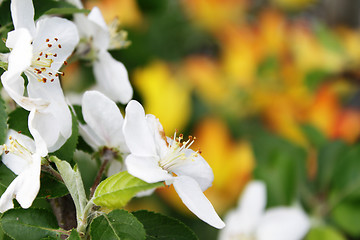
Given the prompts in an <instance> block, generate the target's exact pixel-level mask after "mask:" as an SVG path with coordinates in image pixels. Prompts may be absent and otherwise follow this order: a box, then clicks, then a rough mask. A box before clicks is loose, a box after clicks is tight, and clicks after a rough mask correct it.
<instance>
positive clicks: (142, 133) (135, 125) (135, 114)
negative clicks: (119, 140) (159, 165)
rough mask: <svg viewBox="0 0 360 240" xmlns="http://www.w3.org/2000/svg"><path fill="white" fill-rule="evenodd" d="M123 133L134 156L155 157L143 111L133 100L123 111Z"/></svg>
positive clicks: (153, 143)
mask: <svg viewBox="0 0 360 240" xmlns="http://www.w3.org/2000/svg"><path fill="white" fill-rule="evenodd" d="M125 112H126V114H125V121H124V126H123V133H124V137H125V141H126V145H127V146H128V148H129V149H130V152H131V153H132V154H134V155H136V156H144V157H145V156H148V157H153V156H157V154H156V146H155V142H154V137H153V135H152V134H151V133H152V131H151V130H150V129H149V126H148V124H147V121H146V118H145V111H144V108H143V107H142V106H141V104H140V103H139V102H137V101H135V100H132V101H130V102H129V103H128V105H127V106H126V109H125Z"/></svg>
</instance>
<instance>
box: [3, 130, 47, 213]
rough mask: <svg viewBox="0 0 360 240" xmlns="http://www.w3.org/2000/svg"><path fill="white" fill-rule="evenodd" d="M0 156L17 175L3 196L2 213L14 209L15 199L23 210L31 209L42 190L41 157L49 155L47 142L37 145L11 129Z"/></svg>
mask: <svg viewBox="0 0 360 240" xmlns="http://www.w3.org/2000/svg"><path fill="white" fill-rule="evenodd" d="M39 139H41V138H39ZM0 154H3V155H2V162H3V163H4V164H5V165H6V166H7V167H8V168H9V169H10V170H11V171H13V172H14V173H15V174H16V175H17V177H16V178H15V179H14V180H13V181H12V182H11V183H10V185H9V186H8V187H7V189H6V190H5V192H4V193H3V194H2V195H1V198H0V212H5V211H6V210H8V209H11V208H13V207H14V204H13V199H14V198H16V200H17V201H18V202H19V204H20V206H21V207H22V208H29V207H30V206H31V204H32V202H33V201H34V199H35V197H36V195H37V194H38V192H39V189H40V172H41V157H42V156H43V157H44V156H46V155H47V149H46V145H45V142H40V143H37V144H35V142H34V141H33V140H32V139H30V138H29V137H27V136H25V135H22V134H20V133H18V132H16V131H14V130H11V129H10V130H9V131H8V140H7V142H6V143H5V144H4V145H3V146H0Z"/></svg>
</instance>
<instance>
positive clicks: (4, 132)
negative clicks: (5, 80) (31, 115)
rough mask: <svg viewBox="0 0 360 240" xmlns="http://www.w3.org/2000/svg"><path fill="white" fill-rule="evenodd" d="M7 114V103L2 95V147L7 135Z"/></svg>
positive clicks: (0, 131)
mask: <svg viewBox="0 0 360 240" xmlns="http://www.w3.org/2000/svg"><path fill="white" fill-rule="evenodd" d="M7 118H8V116H7V114H6V111H5V103H4V101H3V99H2V98H1V95H0V145H1V144H4V143H5V141H6V135H7Z"/></svg>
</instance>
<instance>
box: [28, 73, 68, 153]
mask: <svg viewBox="0 0 360 240" xmlns="http://www.w3.org/2000/svg"><path fill="white" fill-rule="evenodd" d="M27 90H28V95H29V97H31V98H41V99H43V100H46V101H47V102H49V106H47V107H46V108H44V109H37V110H36V112H35V113H34V114H35V115H34V121H33V127H34V128H36V129H37V131H38V132H39V133H40V135H41V136H42V138H43V139H44V140H45V142H46V144H47V146H48V150H49V151H50V152H53V151H56V150H57V149H59V148H60V147H61V146H62V145H63V144H64V143H65V141H66V140H67V139H68V138H69V137H70V136H71V133H72V119H71V113H70V109H69V107H68V106H67V104H66V102H65V97H64V94H63V92H62V89H61V86H60V83H59V81H58V79H55V81H54V82H48V83H43V82H39V81H37V80H35V79H33V78H29V84H28V89H27Z"/></svg>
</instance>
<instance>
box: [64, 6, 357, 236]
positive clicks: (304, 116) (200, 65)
mask: <svg viewBox="0 0 360 240" xmlns="http://www.w3.org/2000/svg"><path fill="white" fill-rule="evenodd" d="M84 3H85V6H86V7H87V8H88V9H91V8H92V7H93V6H98V7H99V8H100V9H101V11H102V13H103V15H104V17H105V19H106V21H107V22H111V21H112V20H113V19H114V18H115V17H118V19H119V20H120V22H121V27H122V28H123V29H124V30H126V31H127V32H128V40H129V41H131V45H130V46H129V47H128V48H126V49H121V50H117V51H112V52H111V54H112V55H113V56H115V57H116V58H117V59H119V60H121V61H122V62H123V63H124V65H125V66H126V68H127V69H128V72H129V76H130V81H131V83H132V85H133V87H134V90H135V95H134V98H135V99H137V100H139V101H141V102H142V103H143V105H144V107H145V109H146V111H147V113H152V114H154V115H156V116H157V117H158V118H159V119H160V121H161V123H162V124H163V126H164V128H165V131H166V133H167V135H169V136H172V135H173V133H174V131H175V129H178V130H179V132H181V133H184V135H185V136H186V135H193V136H196V137H197V140H196V142H195V145H196V146H194V147H195V148H200V149H201V151H202V155H203V157H204V158H205V159H206V160H207V161H208V162H209V164H210V165H211V167H212V168H213V171H214V175H215V180H214V182H213V186H212V187H211V188H210V189H208V190H207V191H206V192H205V194H206V195H207V197H208V198H209V199H210V201H211V202H212V203H213V205H214V207H215V209H216V210H217V212H218V213H219V215H221V216H225V214H226V212H227V211H229V210H230V209H232V208H234V207H235V205H236V202H237V200H238V198H239V196H241V192H242V190H243V188H244V186H245V185H246V184H247V183H248V182H249V181H250V180H251V179H260V180H263V181H265V183H266V185H267V188H268V205H267V207H272V206H280V205H291V204H294V202H296V203H298V204H300V205H301V206H302V207H303V208H304V209H305V211H306V212H307V213H308V214H309V216H310V217H311V219H312V229H311V230H310V233H309V234H308V236H307V239H309V240H310V239H311V240H313V239H329V240H341V239H360V145H359V135H360V92H359V84H360V29H359V23H360V21H359V20H360V1H358V0H346V1H343V0H152V1H149V0H98V1H96V0H88V1H84ZM65 72H66V73H67V74H66V75H65V78H64V79H63V86H64V89H65V92H76V91H82V90H84V89H87V88H88V87H89V86H90V85H91V84H92V83H93V82H94V78H93V76H92V75H91V74H92V71H91V70H90V69H89V68H87V67H86V66H84V67H81V68H80V67H79V65H77V64H69V66H68V67H67V68H66V69H65ZM127 208H128V209H130V210H133V209H140V208H142V209H144V208H145V209H149V210H155V211H159V212H163V213H165V214H167V215H171V216H174V217H176V218H179V219H181V220H182V221H184V222H185V223H186V224H187V225H188V226H190V227H191V228H192V229H193V230H194V231H195V232H196V234H197V235H198V236H199V238H200V239H210V240H211V239H216V237H217V230H216V229H214V228H212V227H210V226H208V225H207V224H205V223H202V222H201V221H200V220H198V219H196V218H195V217H194V216H193V215H192V214H191V213H190V212H189V211H188V210H187V209H186V207H184V206H183V204H182V203H181V201H180V200H179V198H178V196H177V194H176V193H175V192H174V190H173V188H172V187H169V188H162V189H160V190H159V191H157V192H156V194H155V195H153V196H151V197H145V198H141V199H135V200H134V201H132V202H131V203H130V204H129V206H128V207H127Z"/></svg>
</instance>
